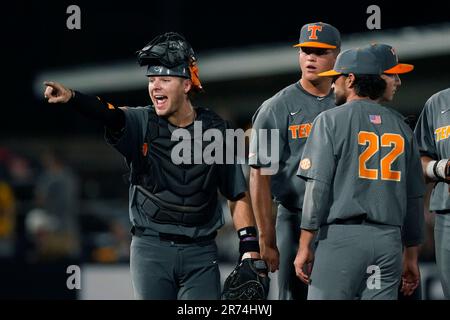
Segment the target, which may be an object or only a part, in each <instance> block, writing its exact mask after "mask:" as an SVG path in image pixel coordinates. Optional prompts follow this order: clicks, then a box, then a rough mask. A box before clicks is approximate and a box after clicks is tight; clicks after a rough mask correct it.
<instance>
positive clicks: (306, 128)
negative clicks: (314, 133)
mask: <svg viewBox="0 0 450 320" xmlns="http://www.w3.org/2000/svg"><path fill="white" fill-rule="evenodd" d="M310 131H311V124H310V123H304V124H301V125H300V128H299V138H308V136H309V132H310Z"/></svg>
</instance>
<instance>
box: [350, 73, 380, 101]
mask: <svg viewBox="0 0 450 320" xmlns="http://www.w3.org/2000/svg"><path fill="white" fill-rule="evenodd" d="M353 89H354V90H355V93H356V94H357V95H358V96H360V97H369V98H370V99H372V100H376V99H378V98H380V97H381V96H383V94H384V90H386V81H384V80H383V79H382V78H381V77H380V76H379V75H376V74H358V75H355V81H354V82H353Z"/></svg>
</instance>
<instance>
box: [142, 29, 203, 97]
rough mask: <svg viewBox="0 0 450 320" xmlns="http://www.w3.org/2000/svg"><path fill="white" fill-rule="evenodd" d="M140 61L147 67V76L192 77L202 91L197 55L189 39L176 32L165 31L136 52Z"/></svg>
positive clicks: (197, 87)
mask: <svg viewBox="0 0 450 320" xmlns="http://www.w3.org/2000/svg"><path fill="white" fill-rule="evenodd" d="M136 54H137V59H138V63H139V65H141V66H148V67H147V76H174V77H182V78H186V79H191V80H192V84H193V87H194V88H195V89H197V90H198V91H202V89H203V88H202V85H201V83H200V78H199V76H198V67H197V57H196V56H195V53H194V50H193V49H192V47H191V45H190V44H189V42H187V40H186V39H185V38H184V37H183V36H182V35H180V34H178V33H176V32H168V33H164V34H162V35H160V36H157V37H156V38H154V39H153V40H152V41H150V42H149V43H148V44H147V45H146V46H145V47H144V48H142V49H141V50H139V51H137V52H136Z"/></svg>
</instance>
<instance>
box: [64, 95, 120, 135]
mask: <svg viewBox="0 0 450 320" xmlns="http://www.w3.org/2000/svg"><path fill="white" fill-rule="evenodd" d="M74 93H75V94H74V96H73V97H72V98H71V99H70V100H69V102H68V104H69V107H73V108H74V109H75V110H76V111H78V112H79V113H81V114H83V115H85V116H86V117H88V118H90V119H93V120H96V121H98V122H100V123H101V124H102V125H104V126H106V127H107V128H108V129H110V130H112V131H116V132H117V131H120V130H122V129H123V128H124V127H125V114H124V112H123V110H121V109H120V108H117V107H115V106H113V105H111V104H109V103H107V102H104V101H102V100H100V99H98V98H97V97H94V96H90V95H86V94H83V93H81V92H78V91H75V92H74Z"/></svg>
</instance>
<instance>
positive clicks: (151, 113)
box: [130, 106, 159, 185]
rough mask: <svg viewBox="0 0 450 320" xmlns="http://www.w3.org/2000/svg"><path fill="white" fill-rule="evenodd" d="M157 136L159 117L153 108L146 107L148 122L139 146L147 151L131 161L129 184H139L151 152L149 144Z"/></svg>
mask: <svg viewBox="0 0 450 320" xmlns="http://www.w3.org/2000/svg"><path fill="white" fill-rule="evenodd" d="M158 135H159V117H158V115H157V114H156V111H155V108H154V107H153V106H150V107H148V122H147V130H146V133H145V137H144V141H143V145H142V146H140V148H141V150H143V148H146V149H147V150H148V151H147V152H146V154H145V155H144V153H143V152H139V153H138V154H139V156H138V157H137V159H134V160H133V163H132V164H131V166H130V168H131V172H130V182H131V184H135V185H137V184H139V182H140V178H139V177H140V175H141V174H142V173H144V172H145V169H146V166H147V164H148V161H146V158H147V157H148V156H149V155H148V152H151V150H150V144H151V143H152V141H153V140H155V139H156V138H157V137H158Z"/></svg>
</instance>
